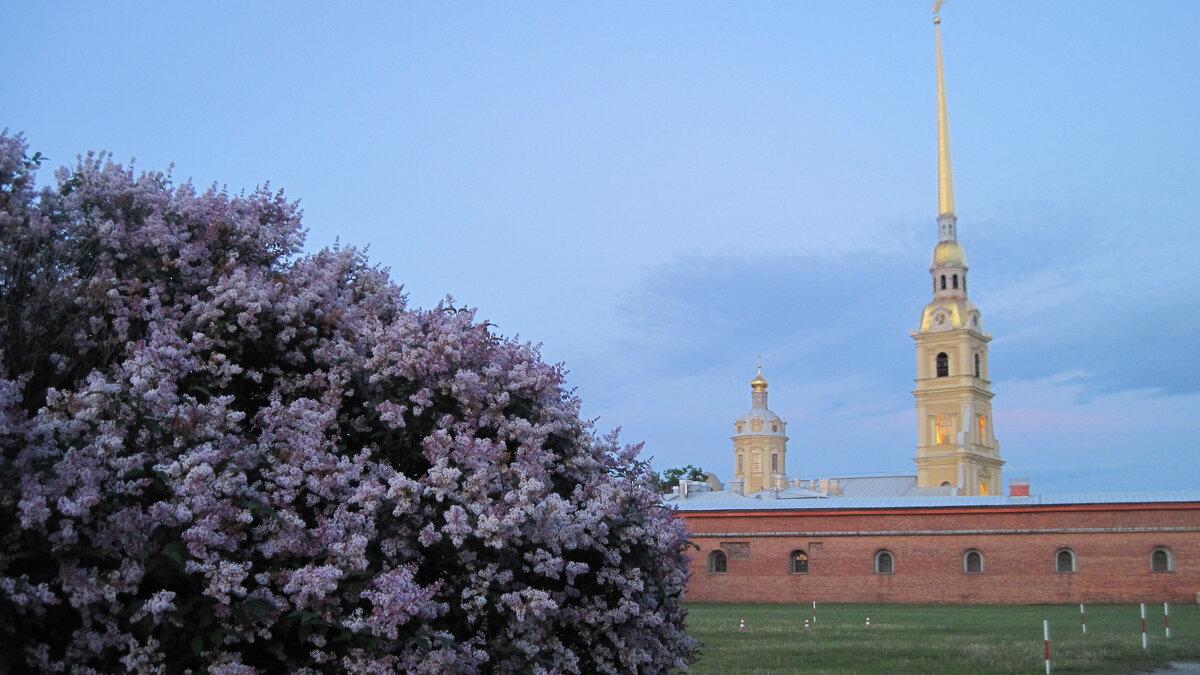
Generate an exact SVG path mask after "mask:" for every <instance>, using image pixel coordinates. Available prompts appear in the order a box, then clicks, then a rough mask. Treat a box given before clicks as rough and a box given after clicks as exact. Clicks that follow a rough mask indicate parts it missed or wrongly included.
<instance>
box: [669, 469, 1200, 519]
mask: <svg viewBox="0 0 1200 675" xmlns="http://www.w3.org/2000/svg"><path fill="white" fill-rule="evenodd" d="M835 480H836V482H837V487H838V488H840V490H841V494H834V493H833V492H832V491H828V492H823V491H820V490H814V489H811V488H810V487H803V486H794V485H793V486H789V487H787V488H783V489H779V490H763V491H761V492H756V493H754V494H751V495H739V494H736V493H734V492H732V491H730V490H728V489H726V490H718V491H713V490H712V489H711V487H709V486H708V484H706V483H705V484H700V485H697V484H695V483H693V484H692V487H691V488H690V489H689V490H688V493H687V496H686V497H684V498H682V499H681V498H680V497H679V495H678V493H676V494H671V495H667V496H665V497H664V498H663V502H664V503H665V504H666V505H668V506H670V507H671V508H674V509H676V510H678V511H779V510H783V511H794V510H801V509H803V510H819V509H914V508H915V509H921V508H947V507H981V506H982V507H1003V506H1071V505H1083V504H1166V503H1185V502H1196V503H1200V490H1175V491H1163V492H1074V493H1062V494H1043V495H1033V496H1030V497H1008V496H1003V495H996V496H987V497H958V496H952V495H951V494H950V488H918V487H916V477H915V476H877V477H861V478H840V479H833V480H830V481H829V482H830V483H831V484H832V483H833V482H834V481H835ZM800 482H801V483H805V481H800ZM809 484H811V483H809Z"/></svg>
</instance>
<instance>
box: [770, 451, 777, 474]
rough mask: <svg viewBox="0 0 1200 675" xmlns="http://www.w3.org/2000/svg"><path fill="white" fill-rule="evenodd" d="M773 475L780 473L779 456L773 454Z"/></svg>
mask: <svg viewBox="0 0 1200 675" xmlns="http://www.w3.org/2000/svg"><path fill="white" fill-rule="evenodd" d="M771 473H779V455H777V454H775V453H771Z"/></svg>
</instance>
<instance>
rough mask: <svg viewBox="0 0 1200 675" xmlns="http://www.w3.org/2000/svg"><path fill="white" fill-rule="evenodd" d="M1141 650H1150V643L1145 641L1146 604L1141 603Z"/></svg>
mask: <svg viewBox="0 0 1200 675" xmlns="http://www.w3.org/2000/svg"><path fill="white" fill-rule="evenodd" d="M1142 649H1143V650H1148V649H1150V643H1149V642H1147V641H1146V603H1144V602H1143V603H1142Z"/></svg>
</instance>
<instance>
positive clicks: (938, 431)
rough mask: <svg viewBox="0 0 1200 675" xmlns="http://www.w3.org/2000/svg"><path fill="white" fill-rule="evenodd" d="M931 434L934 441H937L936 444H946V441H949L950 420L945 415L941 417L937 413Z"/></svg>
mask: <svg viewBox="0 0 1200 675" xmlns="http://www.w3.org/2000/svg"><path fill="white" fill-rule="evenodd" d="M933 436H934V443H937V444H938V445H946V444H947V443H949V442H950V420H948V419H946V418H945V417H942V416H941V415H938V416H937V419H936V420H935V421H934V423H933Z"/></svg>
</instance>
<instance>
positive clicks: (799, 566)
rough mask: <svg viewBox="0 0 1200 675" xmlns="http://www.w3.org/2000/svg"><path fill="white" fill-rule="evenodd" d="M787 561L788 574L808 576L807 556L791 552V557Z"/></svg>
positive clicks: (800, 552) (799, 552)
mask: <svg viewBox="0 0 1200 675" xmlns="http://www.w3.org/2000/svg"><path fill="white" fill-rule="evenodd" d="M788 560H789V562H788V572H790V573H792V574H808V554H806V553H805V552H804V551H792V557H791V558H789V559H788Z"/></svg>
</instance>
